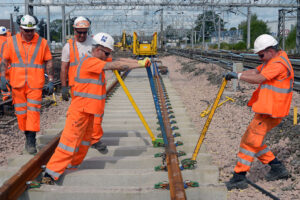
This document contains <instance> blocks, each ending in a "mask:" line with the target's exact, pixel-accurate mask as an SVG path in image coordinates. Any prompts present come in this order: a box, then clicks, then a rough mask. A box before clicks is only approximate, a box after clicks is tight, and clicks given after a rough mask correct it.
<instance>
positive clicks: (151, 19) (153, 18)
mask: <svg viewBox="0 0 300 200" xmlns="http://www.w3.org/2000/svg"><path fill="white" fill-rule="evenodd" d="M18 1H19V2H24V0H13V2H18ZM1 2H2V3H4V2H12V1H11V0H0V3H1ZM72 9H73V8H71V7H66V13H68V12H69V11H71V10H72ZM79 9H80V7H79ZM13 11H14V10H13V7H12V6H10V7H4V13H3V14H2V17H0V18H3V19H5V18H6V19H8V18H9V14H10V13H12V12H13ZM233 11H234V12H236V14H233V13H231V12H222V14H221V17H222V18H223V19H224V21H225V22H226V24H225V28H227V29H229V28H231V27H237V26H238V24H239V23H241V22H242V21H245V20H246V16H245V14H247V9H246V8H239V9H238V10H237V9H233ZM216 12H217V13H218V12H219V11H216ZM21 13H24V6H21V7H20V14H21ZM34 13H35V15H37V17H38V18H46V8H45V7H36V8H34ZM50 13H51V20H53V19H57V18H61V8H60V7H51V8H50ZM86 13H89V14H90V15H94V16H99V18H101V19H103V17H101V16H106V18H107V19H109V17H108V16H109V15H110V16H111V15H121V16H123V17H122V18H121V19H116V17H115V20H114V21H107V22H106V23H104V22H103V20H102V21H101V22H93V23H92V25H93V29H92V31H93V32H94V33H96V32H99V31H105V32H109V33H111V34H116V33H121V32H122V30H123V29H129V31H133V30H134V29H136V28H138V29H141V30H145V31H146V32H148V33H151V32H154V31H157V30H151V26H149V25H151V24H154V25H155V28H154V29H158V30H159V28H160V21H159V20H160V18H159V15H160V14H159V13H156V14H154V10H133V11H122V10H118V11H112V10H108V11H103V10H100V11H93V10H89V11H83V12H80V10H75V11H73V12H72V13H71V14H72V15H73V16H77V15H85V14H86ZM99 13H101V15H99ZM125 13H127V15H128V16H127V18H126V19H127V20H128V22H130V23H129V24H125V23H120V20H121V21H122V20H123V21H124V18H125ZM178 13H179V12H178V11H166V12H164V15H165V17H164V24H165V25H168V24H171V23H172V21H173V24H174V23H176V24H177V25H178V23H181V24H183V25H185V26H187V27H186V28H190V27H189V25H190V24H191V23H188V22H186V21H185V19H184V18H182V19H181V20H179V21H180V22H175V21H174V20H175V19H172V18H171V20H172V21H170V17H169V18H168V17H167V16H166V15H169V14H170V15H177V16H178ZM199 13H202V11H199V12H196V11H183V13H182V12H181V15H185V16H197V14H199ZM242 13H243V14H242ZM251 13H253V14H254V13H255V14H256V15H257V16H258V18H259V19H261V20H264V21H267V20H268V21H275V20H278V9H275V8H251ZM295 14H296V12H295ZM295 14H294V15H295ZM130 15H135V16H134V17H130ZM90 18H91V19H92V20H93V19H94V18H95V17H90ZM141 18H142V19H141ZM190 19H191V17H190ZM134 21H135V23H133V22H134ZM141 21H142V22H143V23H141ZM165 27H166V26H165ZM103 29H105V30H103Z"/></svg>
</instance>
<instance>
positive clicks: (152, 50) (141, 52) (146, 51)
mask: <svg viewBox="0 0 300 200" xmlns="http://www.w3.org/2000/svg"><path fill="white" fill-rule="evenodd" d="M132 46H133V47H132V48H133V54H134V55H136V56H153V55H156V54H157V32H155V33H154V34H153V38H152V41H151V43H150V42H145V41H143V42H140V41H139V40H138V35H137V33H136V32H134V33H133V45H132Z"/></svg>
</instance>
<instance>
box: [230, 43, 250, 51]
mask: <svg viewBox="0 0 300 200" xmlns="http://www.w3.org/2000/svg"><path fill="white" fill-rule="evenodd" d="M233 49H234V50H238V51H239V50H244V49H247V45H246V43H245V42H243V41H240V42H238V43H236V44H234V45H233Z"/></svg>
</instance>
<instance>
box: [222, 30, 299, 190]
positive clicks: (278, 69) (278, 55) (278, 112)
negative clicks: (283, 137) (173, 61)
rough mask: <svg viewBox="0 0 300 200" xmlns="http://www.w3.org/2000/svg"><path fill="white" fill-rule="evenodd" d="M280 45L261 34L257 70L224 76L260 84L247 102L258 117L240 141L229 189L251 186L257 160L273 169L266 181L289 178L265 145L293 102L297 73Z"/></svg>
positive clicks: (255, 48)
mask: <svg viewBox="0 0 300 200" xmlns="http://www.w3.org/2000/svg"><path fill="white" fill-rule="evenodd" d="M277 45H278V42H277V41H276V40H275V39H274V38H273V37H272V36H271V35H268V34H263V35H260V36H259V37H258V38H256V40H255V42H254V52H255V53H256V54H258V56H259V58H260V60H261V61H262V62H263V63H262V64H261V65H259V66H258V67H256V69H251V70H247V71H243V72H241V73H235V72H229V73H227V75H226V76H225V78H226V79H227V80H231V79H239V80H243V81H245V82H248V83H251V84H259V86H258V88H257V89H256V90H255V91H254V93H253V94H252V97H251V99H250V101H249V102H248V106H250V107H252V110H253V112H255V115H254V118H253V119H252V121H251V122H250V124H249V126H248V128H247V130H246V132H245V133H244V135H243V137H242V139H241V143H240V150H239V152H238V154H237V157H238V160H237V164H236V166H235V168H234V174H233V177H232V178H231V179H230V181H229V182H227V183H226V185H227V188H228V190H231V189H234V188H237V189H243V188H247V187H248V184H247V181H246V173H247V172H248V171H249V170H250V166H251V163H252V162H253V160H254V157H256V158H257V159H258V160H260V161H261V162H262V163H263V164H269V165H270V167H271V170H270V171H269V172H268V173H267V174H266V176H265V179H266V180H267V181H273V180H277V179H285V178H288V176H289V173H288V171H287V170H286V168H285V166H284V165H283V163H281V162H280V161H279V160H278V159H277V158H276V157H275V156H274V154H273V153H272V152H271V151H270V149H269V148H268V147H267V145H266V144H264V142H263V140H264V138H265V136H266V134H267V132H269V131H270V130H271V129H272V128H274V127H276V126H277V125H278V124H279V123H280V122H281V121H282V118H283V117H286V116H287V115H288V114H289V110H290V105H291V100H292V93H293V83H294V71H293V68H292V65H291V62H290V61H289V59H288V56H287V54H286V52H284V51H281V50H278V46H277Z"/></svg>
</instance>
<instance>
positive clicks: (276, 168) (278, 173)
mask: <svg viewBox="0 0 300 200" xmlns="http://www.w3.org/2000/svg"><path fill="white" fill-rule="evenodd" d="M269 165H270V166H271V170H270V171H269V172H268V173H267V175H266V176H265V179H266V180H267V181H275V180H278V179H287V178H288V177H289V172H288V171H287V170H286V168H285V166H284V165H283V164H282V163H281V162H279V161H278V162H277V163H272V162H270V163H269Z"/></svg>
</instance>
